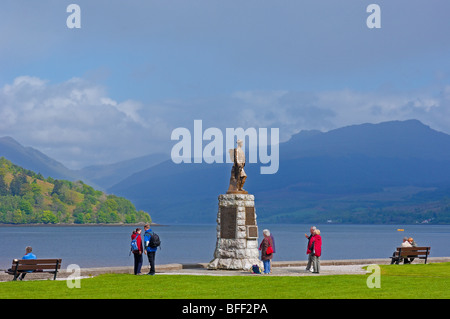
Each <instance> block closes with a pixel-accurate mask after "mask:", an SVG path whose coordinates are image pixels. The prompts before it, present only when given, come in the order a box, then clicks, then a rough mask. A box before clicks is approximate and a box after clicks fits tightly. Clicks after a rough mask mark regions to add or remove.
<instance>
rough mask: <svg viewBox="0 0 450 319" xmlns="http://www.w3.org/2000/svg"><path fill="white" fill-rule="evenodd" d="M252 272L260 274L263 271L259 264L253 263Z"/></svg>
mask: <svg viewBox="0 0 450 319" xmlns="http://www.w3.org/2000/svg"><path fill="white" fill-rule="evenodd" d="M252 273H253V274H260V273H262V271H261V268H260V267H259V266H258V265H253V266H252Z"/></svg>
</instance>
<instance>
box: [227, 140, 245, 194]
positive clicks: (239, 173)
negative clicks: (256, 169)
mask: <svg viewBox="0 0 450 319" xmlns="http://www.w3.org/2000/svg"><path fill="white" fill-rule="evenodd" d="M242 144H243V142H242V140H237V147H236V148H235V149H230V150H229V152H230V159H231V160H232V161H233V163H234V164H233V167H232V168H231V177H230V186H229V187H228V191H227V194H247V191H245V190H244V189H243V188H242V187H243V186H244V183H245V180H246V179H247V174H245V171H244V166H245V152H244V150H243V149H242Z"/></svg>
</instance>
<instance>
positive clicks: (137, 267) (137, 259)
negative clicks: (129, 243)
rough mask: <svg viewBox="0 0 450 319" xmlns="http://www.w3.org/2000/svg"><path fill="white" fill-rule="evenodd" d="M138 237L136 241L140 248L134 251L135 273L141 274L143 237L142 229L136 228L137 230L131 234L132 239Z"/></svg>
mask: <svg viewBox="0 0 450 319" xmlns="http://www.w3.org/2000/svg"><path fill="white" fill-rule="evenodd" d="M135 238H136V242H137V245H138V250H136V251H133V255H134V274H135V275H140V274H141V268H142V251H143V249H142V238H141V229H140V228H136V230H135V231H133V234H132V235H131V240H133V239H135Z"/></svg>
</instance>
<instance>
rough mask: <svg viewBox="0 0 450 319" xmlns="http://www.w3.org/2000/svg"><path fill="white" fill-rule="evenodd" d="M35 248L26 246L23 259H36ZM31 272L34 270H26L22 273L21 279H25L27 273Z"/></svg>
mask: <svg viewBox="0 0 450 319" xmlns="http://www.w3.org/2000/svg"><path fill="white" fill-rule="evenodd" d="M32 251H33V248H31V246H27V247H26V248H25V255H24V256H23V257H22V259H36V255H35V254H33V253H32ZM29 272H33V270H28V271H24V272H22V273H21V274H20V276H19V279H20V280H23V278H25V275H26V274H27V273H29Z"/></svg>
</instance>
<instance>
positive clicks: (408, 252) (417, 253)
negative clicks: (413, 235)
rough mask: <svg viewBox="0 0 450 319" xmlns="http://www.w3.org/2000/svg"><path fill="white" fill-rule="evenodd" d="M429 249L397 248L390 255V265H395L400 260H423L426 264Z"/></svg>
mask: <svg viewBox="0 0 450 319" xmlns="http://www.w3.org/2000/svg"><path fill="white" fill-rule="evenodd" d="M430 248H431V247H397V250H396V251H395V252H394V254H393V255H392V257H391V258H392V263H394V262H395V263H396V264H397V265H398V264H399V263H400V260H401V259H402V258H419V259H425V264H426V263H427V259H428V255H429V254H430Z"/></svg>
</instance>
